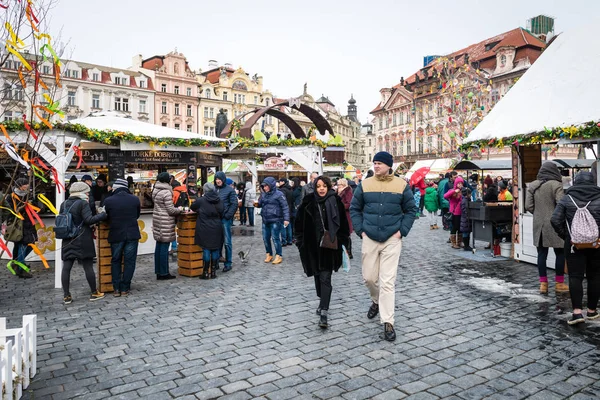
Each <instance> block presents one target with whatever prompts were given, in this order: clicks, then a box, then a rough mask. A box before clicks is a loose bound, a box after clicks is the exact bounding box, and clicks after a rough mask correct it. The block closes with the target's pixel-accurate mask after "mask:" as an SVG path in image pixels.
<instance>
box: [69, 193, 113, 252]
mask: <svg viewBox="0 0 600 400" xmlns="http://www.w3.org/2000/svg"><path fill="white" fill-rule="evenodd" d="M65 210H69V214H71V216H72V218H73V224H74V225H75V226H79V225H81V231H80V233H79V235H77V236H76V237H74V238H71V239H63V242H62V248H61V258H62V259H63V260H85V259H92V258H94V257H96V246H94V237H93V234H92V228H91V226H92V225H94V224H97V223H98V222H100V221H104V220H105V219H106V214H105V213H101V214H97V215H92V210H91V209H90V205H89V204H88V202H87V201H85V200H81V199H80V198H79V197H74V196H73V197H69V198H68V199H67V201H65V202H64V203H62V204H61V205H60V212H61V213H63V212H64V211H65Z"/></svg>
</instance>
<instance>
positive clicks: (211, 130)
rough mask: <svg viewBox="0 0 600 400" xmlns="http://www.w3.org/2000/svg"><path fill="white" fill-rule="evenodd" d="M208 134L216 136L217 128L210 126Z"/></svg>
mask: <svg viewBox="0 0 600 400" xmlns="http://www.w3.org/2000/svg"><path fill="white" fill-rule="evenodd" d="M208 134H209V135H210V136H215V127H214V126H209V127H208Z"/></svg>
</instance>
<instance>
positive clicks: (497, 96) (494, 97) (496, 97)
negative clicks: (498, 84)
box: [492, 89, 500, 104]
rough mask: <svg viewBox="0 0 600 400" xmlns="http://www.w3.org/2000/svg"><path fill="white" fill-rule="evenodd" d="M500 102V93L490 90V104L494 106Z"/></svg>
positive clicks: (496, 90)
mask: <svg viewBox="0 0 600 400" xmlns="http://www.w3.org/2000/svg"><path fill="white" fill-rule="evenodd" d="M499 100H500V92H499V91H498V89H494V90H492V104H496V103H497V102H498V101H499Z"/></svg>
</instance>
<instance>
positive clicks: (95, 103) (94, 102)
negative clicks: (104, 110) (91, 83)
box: [92, 94, 100, 109]
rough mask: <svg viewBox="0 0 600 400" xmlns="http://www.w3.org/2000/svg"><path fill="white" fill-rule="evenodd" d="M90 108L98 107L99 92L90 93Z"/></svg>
mask: <svg viewBox="0 0 600 400" xmlns="http://www.w3.org/2000/svg"><path fill="white" fill-rule="evenodd" d="M92 108H96V109H100V95H99V94H93V95H92Z"/></svg>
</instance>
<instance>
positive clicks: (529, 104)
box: [464, 26, 600, 144]
mask: <svg viewBox="0 0 600 400" xmlns="http://www.w3.org/2000/svg"><path fill="white" fill-rule="evenodd" d="M593 28H594V27H590V26H587V27H583V28H580V29H577V30H573V31H567V32H564V33H561V34H560V36H558V37H557V38H556V40H555V41H554V42H553V43H552V44H551V45H550V46H548V48H547V49H545V50H544V52H543V53H542V55H541V56H540V58H539V59H538V60H537V61H536V62H535V64H533V65H532V66H531V68H529V70H528V71H527V72H526V73H525V74H524V75H523V76H522V77H521V78H520V79H519V80H518V82H517V83H516V84H515V85H514V87H513V88H511V89H510V90H509V91H508V93H507V94H506V95H505V96H504V97H503V98H502V100H500V101H499V102H498V104H496V106H494V108H493V109H492V110H491V111H490V113H489V114H488V115H487V116H486V117H485V118H484V119H483V121H481V123H480V124H479V125H477V127H476V128H475V129H474V130H473V131H472V132H471V133H470V134H469V136H468V137H467V138H466V139H465V141H464V143H469V142H473V141H482V140H486V141H487V140H491V139H503V138H508V137H511V136H514V135H526V134H534V133H538V132H544V131H545V130H546V128H549V129H552V128H565V127H569V126H571V125H575V126H578V125H582V124H585V123H587V122H590V121H597V120H598V119H600V107H598V93H600V80H599V79H595V78H591V77H595V76H597V75H598V65H600V35H595V34H590V32H594V29H593ZM507 144H510V143H507Z"/></svg>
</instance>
